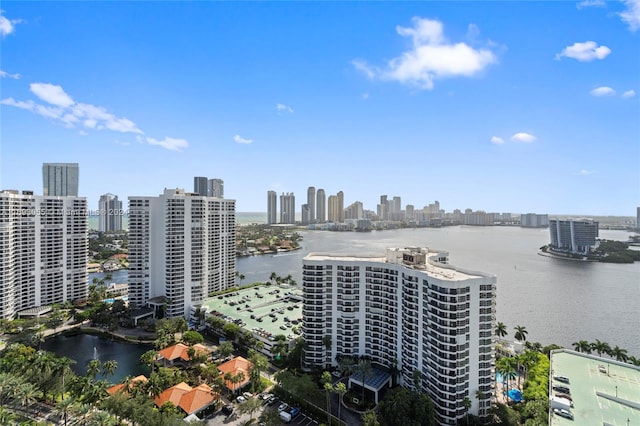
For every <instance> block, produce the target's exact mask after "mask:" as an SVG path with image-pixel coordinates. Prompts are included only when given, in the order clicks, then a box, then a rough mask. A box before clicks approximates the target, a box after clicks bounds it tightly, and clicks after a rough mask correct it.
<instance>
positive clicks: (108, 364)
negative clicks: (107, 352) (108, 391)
mask: <svg viewBox="0 0 640 426" xmlns="http://www.w3.org/2000/svg"><path fill="white" fill-rule="evenodd" d="M117 368H118V361H115V360H109V361H105V362H104V364H102V375H103V376H104V378H105V379H106V378H107V377H109V376H113V374H114V373H115V371H116V369H117Z"/></svg>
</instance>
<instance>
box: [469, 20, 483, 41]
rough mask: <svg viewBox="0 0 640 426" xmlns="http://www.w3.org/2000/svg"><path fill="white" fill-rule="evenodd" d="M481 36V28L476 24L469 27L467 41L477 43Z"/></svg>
mask: <svg viewBox="0 0 640 426" xmlns="http://www.w3.org/2000/svg"><path fill="white" fill-rule="evenodd" d="M479 35H480V28H478V26H477V25H476V24H469V26H468V27H467V39H468V40H470V41H475V40H476V39H477V38H478V36H479Z"/></svg>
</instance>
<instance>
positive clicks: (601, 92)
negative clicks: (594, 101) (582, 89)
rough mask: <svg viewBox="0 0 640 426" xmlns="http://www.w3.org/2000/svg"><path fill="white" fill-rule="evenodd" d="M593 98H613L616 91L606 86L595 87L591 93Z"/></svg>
mask: <svg viewBox="0 0 640 426" xmlns="http://www.w3.org/2000/svg"><path fill="white" fill-rule="evenodd" d="M589 93H591V94H592V95H593V96H613V95H615V94H616V91H615V90H613V89H612V88H611V87H608V86H601V87H596V88H595V89H593V90H592V91H591V92H589Z"/></svg>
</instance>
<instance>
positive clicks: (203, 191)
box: [193, 176, 209, 197]
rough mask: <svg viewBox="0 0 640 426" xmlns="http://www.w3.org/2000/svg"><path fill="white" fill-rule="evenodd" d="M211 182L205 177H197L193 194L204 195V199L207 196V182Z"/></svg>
mask: <svg viewBox="0 0 640 426" xmlns="http://www.w3.org/2000/svg"><path fill="white" fill-rule="evenodd" d="M208 181H209V180H208V179H207V178H206V177H203V176H196V177H194V178H193V193H194V194H198V195H202V196H203V197H206V196H207V182H208Z"/></svg>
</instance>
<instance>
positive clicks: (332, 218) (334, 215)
mask: <svg viewBox="0 0 640 426" xmlns="http://www.w3.org/2000/svg"><path fill="white" fill-rule="evenodd" d="M327 206H328V208H327V213H328V215H327V218H328V220H329V222H333V223H339V222H340V214H339V213H338V196H337V195H329V199H328V200H327Z"/></svg>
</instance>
